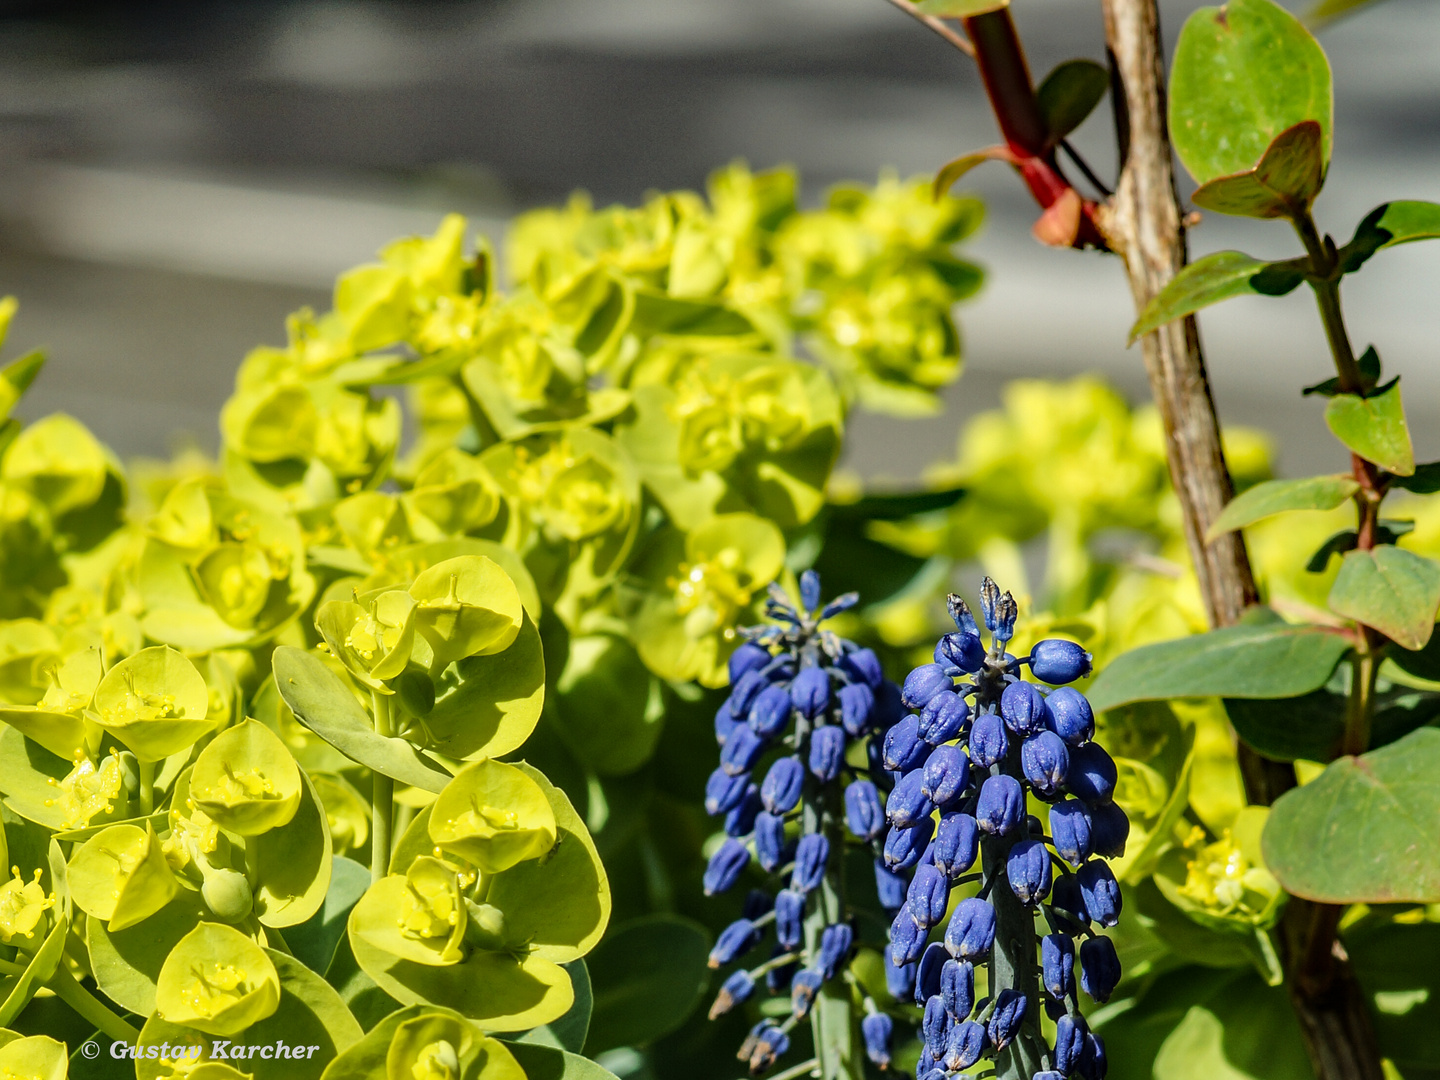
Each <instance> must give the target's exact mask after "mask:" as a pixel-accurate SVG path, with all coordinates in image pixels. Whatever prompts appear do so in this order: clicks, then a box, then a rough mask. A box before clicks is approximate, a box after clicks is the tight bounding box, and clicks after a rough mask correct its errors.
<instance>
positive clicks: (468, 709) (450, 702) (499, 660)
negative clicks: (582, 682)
mask: <svg viewBox="0 0 1440 1080" xmlns="http://www.w3.org/2000/svg"><path fill="white" fill-rule="evenodd" d="M522 615H523V621H522V624H521V627H520V633H519V634H518V635H517V636H516V637H515V640H514V641H512V642H511V643H510V646H509V647H508V648H506V649H505V650H504V651H503V652H497V653H493V654H491V655H488V656H469V657H466V658H465V659H463V660H461V661H459V662H458V663H456V664H455V665H453V666H452V667H450V668H447V669H446V670H445V671H443V672H441V673H440V674H439V675H438V677H437V678H436V680H435V682H436V685H435V704H434V705H433V706H432V707H431V709H430V711H429V712H427V713H426V714H425V715H424V716H423V717H421V718H420V719H419V721H418V722H417V723H416V724H415V725H414V727H413V728H412V730H411V731H409V732H407V735H408V736H409V737H410V738H412V739H414V740H415V741H417V742H423V744H424V745H425V746H426V748H427V749H431V750H434V751H435V752H436V753H439V754H443V755H445V756H446V757H447V758H477V757H501V756H503V755H505V754H508V753H510V752H511V751H512V750H515V749H517V748H519V746H520V745H521V744H522V743H524V742H525V740H526V739H528V738H529V737H530V733H531V732H532V731H534V730H535V725H536V724H537V723H538V722H539V720H540V712H541V709H542V708H543V707H544V704H545V656H544V652H543V650H542V649H541V646H540V632H539V631H538V630H537V629H536V628H535V622H534V620H533V619H532V618H531V616H530V613H529V612H528V611H525V612H523V613H522Z"/></svg>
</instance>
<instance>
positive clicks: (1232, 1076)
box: [1153, 976, 1313, 1080]
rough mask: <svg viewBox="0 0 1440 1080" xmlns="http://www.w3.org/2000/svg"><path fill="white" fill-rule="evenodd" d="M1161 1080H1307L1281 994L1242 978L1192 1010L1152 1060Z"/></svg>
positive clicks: (1294, 1027) (1296, 1033) (1296, 1034)
mask: <svg viewBox="0 0 1440 1080" xmlns="http://www.w3.org/2000/svg"><path fill="white" fill-rule="evenodd" d="M1153 1068H1154V1075H1155V1076H1157V1077H1164V1078H1165V1080H1217V1078H1220V1077H1223V1078H1224V1080H1248V1078H1251V1077H1253V1078H1255V1080H1310V1078H1311V1076H1312V1075H1313V1074H1312V1072H1311V1068H1310V1063H1309V1060H1308V1059H1307V1057H1306V1055H1305V1046H1304V1043H1303V1042H1302V1041H1301V1039H1300V1033H1299V1030H1298V1027H1297V1025H1296V1023H1295V1019H1294V1012H1293V1010H1292V1009H1291V1006H1290V1003H1289V1001H1288V1000H1287V998H1286V994H1285V991H1283V990H1281V989H1278V988H1272V987H1268V986H1266V985H1265V984H1264V983H1263V982H1262V981H1261V980H1259V979H1257V978H1255V977H1253V976H1247V977H1245V978H1239V979H1236V980H1235V981H1233V982H1231V983H1229V984H1228V985H1226V987H1225V988H1224V990H1223V991H1222V992H1220V993H1217V994H1215V995H1213V996H1211V997H1209V998H1207V999H1206V1000H1205V1001H1204V1002H1202V1003H1200V1004H1196V1005H1192V1006H1191V1007H1190V1008H1189V1009H1187V1010H1186V1011H1185V1012H1184V1014H1183V1015H1182V1016H1181V1017H1180V1022H1179V1023H1178V1024H1176V1025H1175V1028H1174V1029H1173V1030H1172V1031H1171V1032H1170V1034H1169V1035H1168V1036H1166V1038H1165V1041H1164V1043H1162V1044H1161V1046H1160V1050H1159V1052H1158V1053H1157V1054H1156V1055H1155V1058H1154V1065H1153Z"/></svg>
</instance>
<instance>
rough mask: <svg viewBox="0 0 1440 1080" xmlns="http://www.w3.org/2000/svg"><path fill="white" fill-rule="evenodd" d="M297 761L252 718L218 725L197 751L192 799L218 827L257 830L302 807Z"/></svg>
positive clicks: (283, 821)
mask: <svg viewBox="0 0 1440 1080" xmlns="http://www.w3.org/2000/svg"><path fill="white" fill-rule="evenodd" d="M300 791H301V781H300V766H298V765H296V764H295V759H294V758H293V757H291V756H290V751H289V750H287V749H286V748H285V744H284V743H282V742H281V741H280V739H279V738H278V737H277V736H276V735H275V733H274V732H272V731H271V730H270V729H269V728H267V727H266V726H265V725H264V724H261V723H260V722H258V721H256V720H246V721H244V722H242V723H240V724H237V725H236V726H235V727H232V728H227V729H226V730H225V731H222V732H221V733H220V734H219V735H218V736H217V737H216V738H215V740H214V741H213V742H211V743H210V745H209V746H207V747H205V749H204V750H202V751H201V752H200V756H199V757H198V758H197V759H196V761H195V767H194V769H193V771H192V772H191V774H190V799H191V800H192V801H193V802H194V804H195V805H196V806H197V807H199V808H200V809H201V810H203V811H204V812H205V813H206V814H207V815H208V816H209V817H210V819H211V820H213V821H214V822H215V823H216V824H218V825H219V826H220V827H221V828H222V829H228V830H229V831H230V832H233V833H239V834H240V835H241V836H259V835H260V834H261V833H265V832H269V831H270V830H271V829H275V828H278V827H279V826H281V825H284V824H286V823H287V822H289V821H290V820H291V819H292V818H293V817H294V816H295V812H296V810H298V809H299V807H300Z"/></svg>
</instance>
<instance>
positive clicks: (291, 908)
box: [245, 770, 333, 927]
mask: <svg viewBox="0 0 1440 1080" xmlns="http://www.w3.org/2000/svg"><path fill="white" fill-rule="evenodd" d="M300 782H301V791H300V803H299V806H298V808H297V809H296V811H295V816H294V817H293V818H292V819H291V820H290V821H289V822H288V823H287V824H285V825H284V826H282V827H280V828H278V829H271V830H270V831H269V832H267V833H262V834H261V835H260V836H254V837H250V838H249V839H247V840H246V841H245V842H246V843H247V844H254V845H255V846H256V848H257V851H256V856H255V872H256V880H255V915H256V917H257V918H258V919H259V920H260V921H261V922H262V923H264V924H265V925H266V926H273V927H285V926H295V925H296V924H298V923H302V922H305V920H307V919H309V918H310V916H312V915H314V914H315V912H317V911H319V910H320V905H321V904H323V903H324V902H325V894H326V892H327V890H329V888H330V870H331V866H332V855H333V850H332V848H331V845H330V826H329V824H328V823H327V822H326V819H325V809H324V807H322V806H321V805H320V799H319V797H318V796H317V795H316V794H315V789H314V787H312V786H311V784H310V778H309V777H308V776H306V775H305V772H304V770H301V771H300Z"/></svg>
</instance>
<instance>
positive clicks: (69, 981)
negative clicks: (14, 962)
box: [45, 963, 140, 1045]
mask: <svg viewBox="0 0 1440 1080" xmlns="http://www.w3.org/2000/svg"><path fill="white" fill-rule="evenodd" d="M45 985H46V986H48V987H49V988H50V989H51V990H53V991H54V992H55V996H56V997H58V998H59V999H60V1000H61V1001H63V1002H65V1004H66V1005H69V1006H70V1007H71V1008H72V1009H74V1010H75V1011H76V1012H77V1013H79V1014H80V1015H81V1016H82V1017H84V1018H85V1019H86V1020H87V1021H89V1022H90V1023H92V1024H94V1025H95V1027H96V1028H98V1029H99V1030H100V1031H102V1032H104V1033H105V1034H106V1035H107V1036H109V1037H110V1038H111V1039H113V1040H114V1041H115V1042H123V1043H130V1044H131V1045H134V1044H135V1043H137V1042H139V1041H140V1032H139V1031H137V1030H136V1029H135V1028H133V1027H131V1026H130V1025H129V1024H128V1023H127V1022H126V1021H125V1019H124V1017H122V1016H119V1015H118V1014H117V1013H115V1011H114V1010H112V1009H111V1008H110V1007H109V1006H108V1005H106V1004H105V1003H104V1002H103V1001H101V1000H100V999H99V998H97V997H96V996H95V995H94V994H92V993H91V992H90V991H89V990H86V989H85V987H83V986H81V985H80V984H79V983H78V982H76V981H75V977H74V976H73V975H71V974H70V972H69V971H68V970H67V969H66V967H65V965H64V964H63V963H61V964H60V965H59V966H58V967H56V969H55V974H54V975H52V976H50V980H49V982H47V983H46V984H45Z"/></svg>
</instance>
